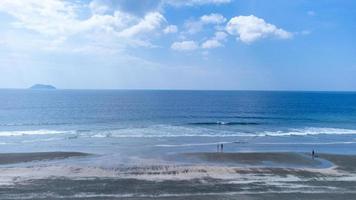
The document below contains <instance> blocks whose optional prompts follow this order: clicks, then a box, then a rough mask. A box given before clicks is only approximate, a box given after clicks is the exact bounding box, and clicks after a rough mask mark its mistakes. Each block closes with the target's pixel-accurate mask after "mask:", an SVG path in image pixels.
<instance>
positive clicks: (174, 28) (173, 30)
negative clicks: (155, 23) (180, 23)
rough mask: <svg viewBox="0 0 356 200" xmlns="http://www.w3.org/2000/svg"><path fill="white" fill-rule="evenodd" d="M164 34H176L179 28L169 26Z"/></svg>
mask: <svg viewBox="0 0 356 200" xmlns="http://www.w3.org/2000/svg"><path fill="white" fill-rule="evenodd" d="M163 32H164V33H165V34H168V33H176V32H178V27H177V26H175V25H169V26H167V27H166V28H165V29H164V30H163Z"/></svg>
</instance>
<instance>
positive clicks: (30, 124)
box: [0, 122, 69, 127]
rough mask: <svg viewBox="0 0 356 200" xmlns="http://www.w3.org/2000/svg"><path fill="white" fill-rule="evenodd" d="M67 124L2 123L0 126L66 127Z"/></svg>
mask: <svg viewBox="0 0 356 200" xmlns="http://www.w3.org/2000/svg"><path fill="white" fill-rule="evenodd" d="M68 124H69V123H59V122H40V123H3V124H0V127H1V126H5V127H6V126H58V125H68Z"/></svg>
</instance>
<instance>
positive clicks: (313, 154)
mask: <svg viewBox="0 0 356 200" xmlns="http://www.w3.org/2000/svg"><path fill="white" fill-rule="evenodd" d="M314 157H315V151H314V149H313V151H312V158H313V160H314Z"/></svg>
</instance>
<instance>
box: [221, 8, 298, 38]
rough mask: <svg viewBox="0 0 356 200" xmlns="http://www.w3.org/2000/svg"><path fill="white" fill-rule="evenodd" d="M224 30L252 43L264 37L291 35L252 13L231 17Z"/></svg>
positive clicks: (286, 36)
mask: <svg viewBox="0 0 356 200" xmlns="http://www.w3.org/2000/svg"><path fill="white" fill-rule="evenodd" d="M226 31H227V32H228V33H229V34H231V35H236V36H237V37H238V39H239V40H241V41H242V42H244V43H252V42H254V41H256V40H259V39H262V38H266V37H276V38H280V39H288V38H291V37H292V36H293V34H292V33H290V32H287V31H285V30H283V29H280V28H277V27H276V26H275V25H273V24H269V23H267V22H265V20H263V19H261V18H258V17H255V16H254V15H250V16H238V17H233V18H232V19H231V20H230V21H229V22H228V24H227V26H226Z"/></svg>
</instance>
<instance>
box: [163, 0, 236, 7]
mask: <svg viewBox="0 0 356 200" xmlns="http://www.w3.org/2000/svg"><path fill="white" fill-rule="evenodd" d="M231 1H232V0H163V2H165V3H167V4H170V5H174V6H194V5H205V4H215V5H219V4H227V3H230V2H231Z"/></svg>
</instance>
